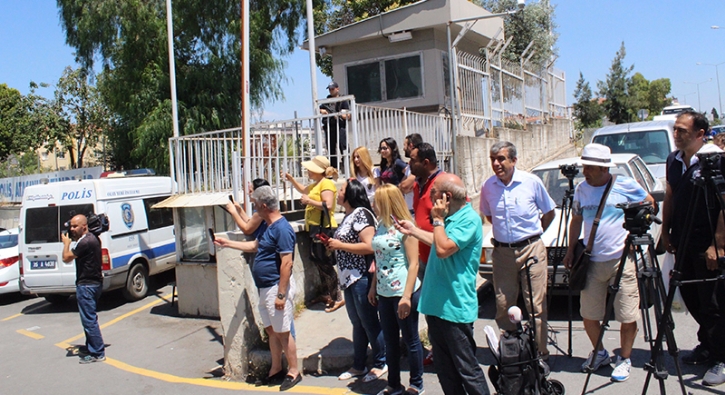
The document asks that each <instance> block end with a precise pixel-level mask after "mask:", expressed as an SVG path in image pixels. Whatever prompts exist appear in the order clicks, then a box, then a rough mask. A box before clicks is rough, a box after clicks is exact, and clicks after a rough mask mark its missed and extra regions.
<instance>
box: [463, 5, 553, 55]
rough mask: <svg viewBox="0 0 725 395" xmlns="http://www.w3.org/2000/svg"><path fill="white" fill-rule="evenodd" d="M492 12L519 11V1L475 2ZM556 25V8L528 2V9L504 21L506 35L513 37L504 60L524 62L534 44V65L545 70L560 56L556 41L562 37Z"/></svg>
mask: <svg viewBox="0 0 725 395" xmlns="http://www.w3.org/2000/svg"><path fill="white" fill-rule="evenodd" d="M473 3H477V4H480V5H481V6H482V7H483V8H485V9H487V10H489V11H491V12H492V13H500V12H506V11H512V10H515V9H517V7H518V5H517V1H516V0H474V1H473ZM556 28H557V25H556V23H555V22H554V6H552V5H551V4H550V2H549V1H548V0H542V1H537V2H528V4H526V6H525V7H524V9H523V10H522V11H520V12H518V13H516V14H514V15H509V16H507V17H505V18H504V31H505V32H506V36H507V38H508V37H513V40H512V41H511V44H509V46H508V47H506V50H505V52H504V54H503V57H504V58H505V59H507V60H509V61H511V62H517V63H518V62H520V61H521V54H522V53H523V52H524V50H525V49H526V47H527V46H528V45H529V43H531V42H532V41H533V43H534V44H533V45H532V47H531V49H530V50H529V52H528V53H527V56H528V54H530V53H531V51H534V52H533V56H532V57H531V59H530V61H529V62H530V63H531V64H533V65H535V66H537V67H545V66H547V65H548V64H549V62H551V59H552V57H554V56H556V55H557V53H558V49H557V48H556V41H557V40H558V38H559V34H558V33H557V32H556V30H555V29H556Z"/></svg>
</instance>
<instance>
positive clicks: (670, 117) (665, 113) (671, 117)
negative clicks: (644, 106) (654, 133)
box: [652, 104, 696, 122]
mask: <svg viewBox="0 0 725 395" xmlns="http://www.w3.org/2000/svg"><path fill="white" fill-rule="evenodd" d="M683 111H696V110H695V108H694V107H692V106H688V105H687V104H676V105H672V106H667V107H665V108H663V109H662V112H661V113H660V115H655V116H654V117H653V118H652V120H653V121H673V122H674V121H675V120H676V119H677V116H678V115H679V114H680V113H681V112H683Z"/></svg>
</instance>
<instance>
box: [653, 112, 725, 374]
mask: <svg viewBox="0 0 725 395" xmlns="http://www.w3.org/2000/svg"><path fill="white" fill-rule="evenodd" d="M708 129H709V125H708V121H707V119H706V118H705V116H704V115H702V114H700V113H698V112H695V111H685V112H682V113H681V114H680V115H679V116H678V117H677V120H676V121H675V129H674V139H675V146H676V147H677V151H675V152H673V153H671V154H670V156H669V157H668V158H667V190H666V193H665V201H664V204H663V211H664V212H663V215H662V240H663V242H665V246H666V247H667V251H668V252H670V253H672V254H675V253H676V252H677V250H678V249H683V250H684V251H682V253H681V254H676V255H677V257H678V258H679V259H682V260H683V261H684V263H683V264H682V265H680V268H681V272H682V280H702V279H707V278H709V279H712V278H714V277H716V276H717V275H719V274H720V273H721V269H722V268H720V267H718V262H717V257H718V255H719V256H721V257H722V256H723V245H724V244H725V232H724V230H725V229H723V226H722V225H723V224H722V222H720V221H718V218H719V214H720V209H721V207H720V205H719V204H718V203H717V202H718V200H717V197H716V195H715V192H716V191H714V190H713V189H714V188H708V192H709V194H708V196H707V197H704V196H703V195H701V198H700V199H699V201H698V202H699V204H698V205H697V206H693V207H690V206H691V205H692V204H694V202H692V198H693V196H694V195H693V192H697V189H698V188H700V187H699V186H697V185H696V184H695V178H697V177H699V176H700V175H701V174H704V172H702V166H701V163H700V159H699V158H698V156H697V154H708V153H710V154H717V153H722V150H721V149H720V148H718V147H717V146H716V145H714V144H705V142H704V137H705V134H706V132H707V131H708ZM724 164H725V162H724V161H723V160H722V158H721V157H718V158H717V160H716V161H715V163H714V165H715V167H716V168H717V169H716V170H720V172H723V165H724ZM707 182H709V180H706V183H707ZM705 199H707V201H709V202H712V204H711V207H710V208H708V207H707V204H706V200H705ZM675 207H677V210H675ZM688 208H689V209H688ZM688 215H690V216H692V218H695V220H694V221H692V229H689V231H690V232H689V234H685V232H686V231H687V230H688V229H685V227H686V224H687V223H688V220H689V218H688ZM706 218H708V219H709V220H706ZM716 223H717V224H718V227H717V230H716V235H715V238H716V239H717V242H718V244H719V246H718V248H717V250H716V249H715V246H714V245H713V231H712V227H711V226H712V225H713V224H716ZM685 239H687V240H688V241H689V242H688V244H687V245H684V243H685ZM680 292H681V294H682V299H683V300H684V302H685V305H686V306H687V310H689V312H690V314H692V317H693V318H694V319H695V321H697V323H698V324H699V325H700V328H699V330H698V331H697V338H698V341H699V342H700V344H699V345H698V346H697V347H695V349H694V350H693V351H692V352H691V353H689V354H687V355H685V356H683V357H682V361H683V362H684V363H686V364H690V365H701V364H707V363H714V366H713V367H712V368H711V369H710V370H709V371H708V372H707V373H706V374H705V377H704V378H703V384H705V385H719V384H722V383H724V382H725V283H724V282H723V281H722V280H720V281H717V282H715V281H712V282H703V283H694V284H685V285H683V286H682V287H681V288H680Z"/></svg>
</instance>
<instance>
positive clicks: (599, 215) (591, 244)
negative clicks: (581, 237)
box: [586, 174, 617, 254]
mask: <svg viewBox="0 0 725 395" xmlns="http://www.w3.org/2000/svg"><path fill="white" fill-rule="evenodd" d="M616 178H617V175H616V174H612V178H610V179H609V182H608V183H607V188H606V189H605V190H604V193H603V194H602V200H600V201H599V209H598V210H597V216H596V217H594V223H593V224H592V230H591V232H589V241H588V242H587V249H586V252H587V254H591V253H592V249H593V248H594V236H595V235H596V234H597V228H598V227H599V221H600V219H601V218H602V212H604V206H606V205H607V204H606V203H607V196H609V191H610V190H611V189H612V185H614V180H616Z"/></svg>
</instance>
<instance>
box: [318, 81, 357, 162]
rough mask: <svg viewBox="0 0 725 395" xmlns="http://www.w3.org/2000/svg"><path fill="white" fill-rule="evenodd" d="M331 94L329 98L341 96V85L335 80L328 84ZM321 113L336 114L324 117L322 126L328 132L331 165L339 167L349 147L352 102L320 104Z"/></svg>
mask: <svg viewBox="0 0 725 395" xmlns="http://www.w3.org/2000/svg"><path fill="white" fill-rule="evenodd" d="M327 89H328V90H329V91H330V94H329V95H327V98H328V99H330V98H333V97H339V96H340V87H339V86H338V85H337V82H335V81H333V82H331V83H330V85H328V86H327ZM320 114H336V115H334V116H331V117H325V118H322V128H323V129H324V130H325V133H327V138H328V140H327V141H328V143H329V145H328V146H327V151H328V152H327V154H328V156H329V157H330V165H331V166H332V167H334V168H336V169H338V167H337V166H338V162H339V160H340V159H342V155H343V154H344V153H345V150H346V149H347V121H348V120H349V119H350V103H349V102H348V101H347V100H344V101H338V102H335V103H327V104H323V105H321V106H320ZM338 137H339V138H338Z"/></svg>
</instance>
